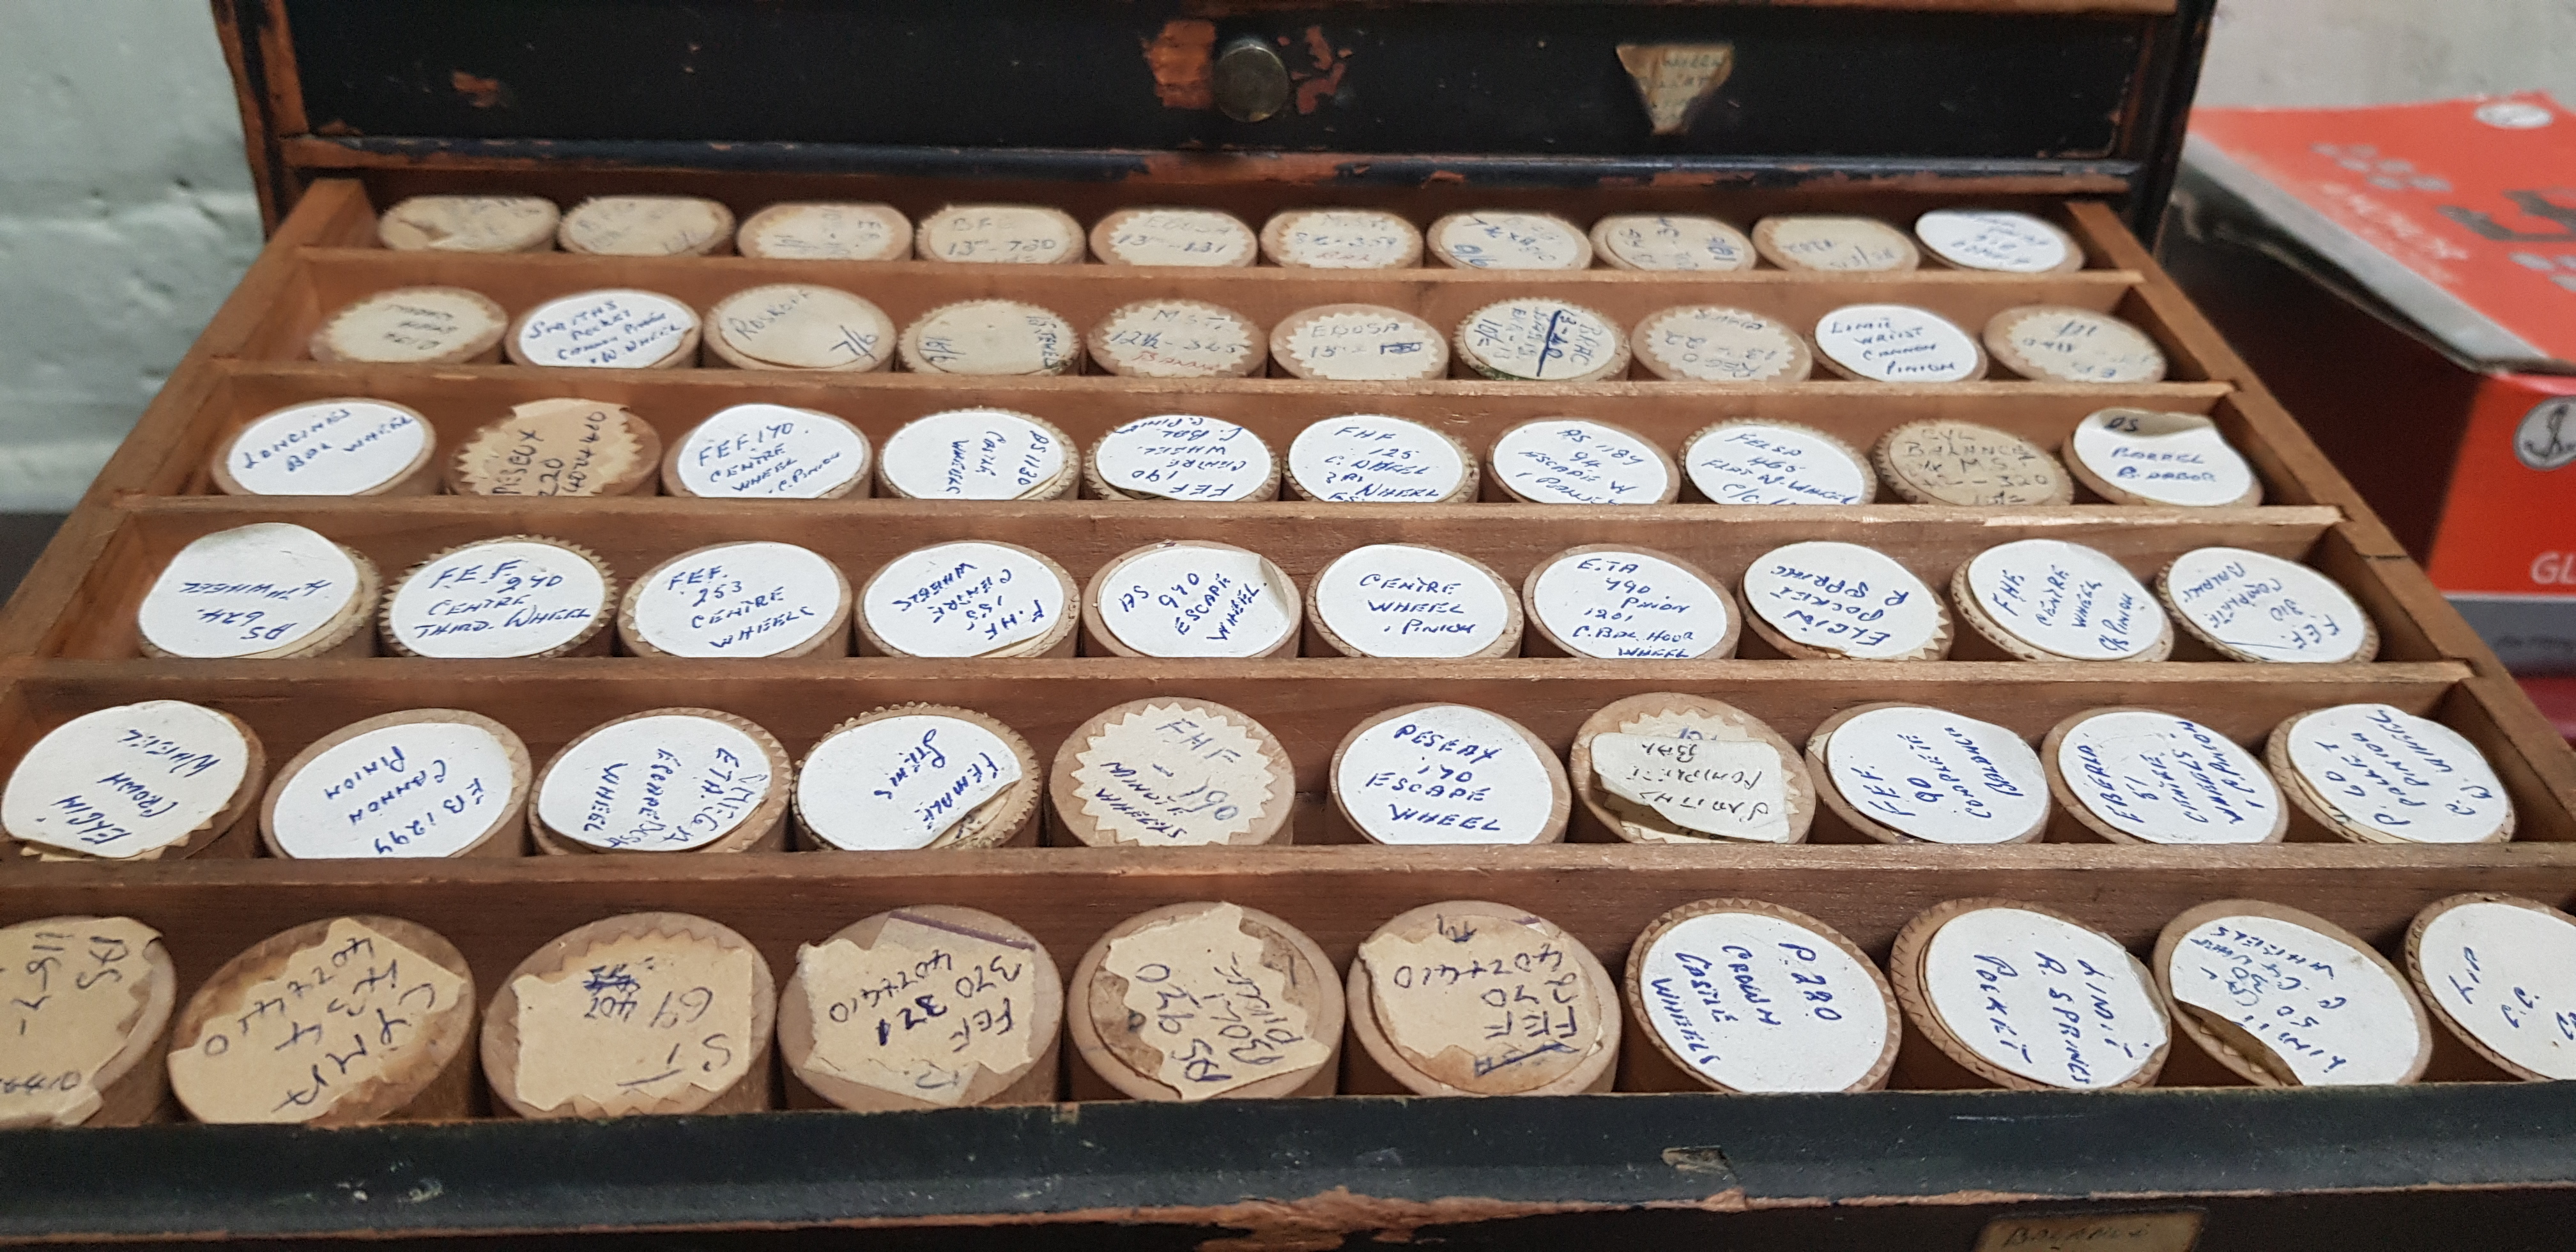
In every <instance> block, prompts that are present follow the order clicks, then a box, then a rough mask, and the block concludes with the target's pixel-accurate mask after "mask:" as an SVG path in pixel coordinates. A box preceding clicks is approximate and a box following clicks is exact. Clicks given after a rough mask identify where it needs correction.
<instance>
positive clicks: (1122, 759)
mask: <svg viewBox="0 0 2576 1252" xmlns="http://www.w3.org/2000/svg"><path fill="white" fill-rule="evenodd" d="M1074 760H1075V762H1076V768H1075V769H1074V771H1073V781H1074V784H1075V785H1076V786H1077V787H1078V788H1079V790H1078V791H1077V792H1076V794H1077V795H1078V796H1080V798H1081V800H1082V812H1083V815H1084V816H1085V817H1088V818H1090V819H1091V820H1092V821H1094V822H1096V823H1098V824H1099V826H1100V829H1101V831H1102V833H1104V834H1107V835H1108V836H1109V837H1110V838H1111V839H1113V840H1115V841H1116V842H1119V843H1129V844H1138V845H1142V846H1145V847H1157V848H1162V847H1188V846H1194V845H1199V844H1211V843H1224V842H1226V841H1227V840H1228V839H1231V838H1233V837H1234V836H1236V835H1240V834H1242V833H1244V832H1246V831H1249V830H1251V829H1252V824H1253V822H1254V821H1255V820H1256V819H1258V818H1259V817H1260V816H1261V815H1262V813H1263V811H1264V810H1266V809H1267V808H1268V807H1269V806H1270V803H1271V802H1272V801H1273V800H1275V799H1279V798H1280V797H1281V795H1282V794H1283V793H1284V791H1285V790H1287V789H1290V788H1293V786H1294V784H1293V783H1292V782H1289V781H1288V780H1286V779H1283V778H1280V777H1278V776H1277V775H1275V774H1274V772H1273V770H1272V767H1271V763H1270V758H1269V757H1268V756H1266V755H1264V754H1263V753H1262V750H1261V743H1260V741H1259V740H1257V739H1255V738H1254V737H1253V735H1252V733H1251V732H1250V731H1248V730H1246V729H1245V728H1244V727H1243V726H1242V725H1241V724H1239V723H1237V722H1236V721H1234V720H1233V719H1232V718H1229V717H1226V716H1224V715H1223V714H1220V713H1216V712H1213V711H1210V710H1208V709H1204V708H1198V707H1194V706H1191V705H1187V704H1177V703H1175V704H1159V705H1152V706H1149V707H1146V708H1142V709H1136V710H1133V711H1131V712H1129V713H1128V714H1127V715H1126V716H1125V717H1122V718H1120V719H1119V720H1117V721H1115V722H1112V723H1110V724H1108V725H1106V726H1103V727H1101V728H1100V730H1099V731H1098V732H1097V733H1095V734H1093V735H1092V737H1091V741H1090V742H1089V743H1086V744H1084V745H1083V748H1082V751H1081V752H1080V753H1078V754H1076V756H1075V757H1074Z"/></svg>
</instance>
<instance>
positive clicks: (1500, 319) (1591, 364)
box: [1458, 298, 1621, 381]
mask: <svg viewBox="0 0 2576 1252" xmlns="http://www.w3.org/2000/svg"><path fill="white" fill-rule="evenodd" d="M1458 338H1459V342H1460V344H1461V346H1462V348H1463V349H1464V350H1465V351H1466V352H1468V353H1469V354H1470V355H1472V356H1473V357H1474V358H1475V360H1476V362H1477V363H1478V365H1479V366H1480V367H1481V368H1483V369H1484V370H1486V371H1488V372H1490V373H1493V374H1497V375H1500V376H1502V377H1505V378H1518V379H1527V380H1530V381H1542V380H1551V379H1585V378H1590V377H1592V376H1594V375H1596V374H1599V373H1600V372H1601V371H1602V370H1604V369H1607V368H1608V367H1609V365H1610V364H1611V362H1612V361H1614V360H1616V359H1617V358H1618V357H1619V354H1620V348H1621V344H1620V341H1619V328H1618V327H1616V326H1613V325H1611V324H1610V323H1608V322H1606V321H1603V320H1602V319H1601V316H1600V315H1599V314H1597V313H1594V312H1592V311H1591V310H1589V309H1583V308H1577V307H1576V306H1574V305H1571V304H1566V303H1564V302H1563V301H1558V300H1544V299H1538V298H1531V299H1525V300H1505V301H1503V302H1502V303H1500V304H1492V305H1487V306H1485V307H1484V308H1481V309H1478V310H1476V313H1475V316H1473V317H1470V318H1469V319H1467V324H1466V325H1465V326H1463V327H1460V328H1459V331H1458Z"/></svg>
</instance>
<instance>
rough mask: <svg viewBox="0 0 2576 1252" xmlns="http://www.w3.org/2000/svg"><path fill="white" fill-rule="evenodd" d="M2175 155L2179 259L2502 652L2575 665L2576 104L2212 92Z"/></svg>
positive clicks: (2518, 663)
mask: <svg viewBox="0 0 2576 1252" xmlns="http://www.w3.org/2000/svg"><path fill="white" fill-rule="evenodd" d="M2184 161H2185V166H2184V173H2183V176H2182V181H2181V185H2180V186H2179V187H2178V189H2177V192H2176V217H2177V220H2178V223H2179V225H2181V227H2182V228H2183V229H2182V230H2181V231H2180V232H2179V233H2178V234H2176V233H2173V232H2169V234H2168V243H2167V251H2168V260H2169V262H2170V263H2172V265H2173V268H2174V269H2175V272H2176V275H2177V277H2178V278H2180V279H2181V280H2182V281H2183V283H2184V285H2185V286H2186V287H2189V288H2192V289H2193V294H2194V295H2195V296H2196V297H2198V298H2200V299H2201V301H2202V303H2203V304H2204V306H2205V307H2208V308H2210V309H2211V311H2212V315H2213V317H2214V318H2215V319H2216V320H2217V321H2218V322H2219V323H2220V326H2221V329H2223V330H2225V331H2226V332H2227V333H2228V334H2229V336H2230V337H2231V338H2234V339H2236V340H2237V341H2238V342H2239V344H2240V346H2242V347H2243V348H2244V349H2245V352H2246V355H2247V357H2248V358H2249V359H2250V360H2251V361H2252V363H2253V365H2254V366H2255V368H2256V369H2257V370H2258V371H2259V372H2260V373H2262V374H2263V376H2264V378H2265V380H2266V381H2267V382H2268V383H2270V384H2271V385H2272V387H2273V389H2274V390H2275V391H2276V392H2278V393H2279V394H2280V395H2281V398H2282V400H2283V401H2284V402H2286V403H2287V404H2288V406H2289V408H2290V411H2291V412H2293V413H2296V414H2297V415H2298V416H2299V418H2300V420H2301V421H2302V423H2304V424H2305V425H2306V426H2307V427H2308V429H2309V430H2310V431H2311V432H2312V433H2314V434H2315V435H2316V436H2317V441H2318V442H2319V443H2320V444H2321V445H2323V446H2324V447H2325V449H2326V451H2327V453H2328V454H2329V455H2331V456H2333V457H2334V459H2335V461H2336V463H2337V465H2338V466H2340V467H2341V468H2342V469H2343V471H2344V472H2345V474H2346V475H2347V476H2349V477H2350V478H2352V480H2353V482H2354V484H2355V485H2356V486H2357V487H2359V488H2360V489H2361V491H2362V493H2363V494H2364V495H2365V496H2366V497H2368V498H2369V500H2370V502H2371V504H2372V506H2373V507H2374V508H2375V509H2377V510H2378V511H2379V512H2380V513H2381V515H2382V516H2383V518H2384V519H2386V521H2387V522H2388V524H2389V527H2390V529H2391V530H2392V531H2394V532H2396V534H2397V537H2398V539H2399V540H2400V541H2401V542H2403V543H2405V545H2406V546H2407V548H2408V550H2409V551H2410V552H2412V553H2413V554H2414V555H2415V557H2416V558H2417V559H2418V560H2420V561H2422V562H2423V563H2424V565H2425V567H2426V570H2427V572H2428V573H2429V574H2430V575H2431V576H2432V579H2433V582H2434V583H2435V585H2437V586H2439V587H2440V588H2441V589H2442V591H2443V592H2444V594H2446V595H2448V596H2449V597H2450V598H2451V600H2452V602H2453V603H2454V604H2456V605H2457V606H2458V607H2459V610H2460V612H2461V615H2462V616H2464V617H2466V618H2467V619H2468V620H2469V622H2470V624H2471V625H2473V626H2475V627H2476V628H2477V630H2478V633H2479V634H2480V635H2482V636H2483V637H2484V638H2485V639H2486V641H2487V643H2488V644H2489V645H2490V646H2492V647H2493V648H2494V649H2495V650H2496V653H2497V655H2498V656H2500V657H2502V658H2503V660H2504V662H2505V664H2506V665H2507V667H2509V668H2511V669H2512V670H2513V671H2514V672H2515V673H2516V674H2517V675H2570V674H2576V114H2570V113H2568V112H2567V111H2566V110H2564V109H2562V108H2560V107H2559V106H2558V105H2557V104H2556V102H2554V101H2552V100H2551V99H2550V98H2549V97H2547V96H2546V95H2542V94H2539V93H2526V94H2521V95H2514V96H2505V97H2492V98H2482V99H2471V100H2445V101H2436V102H2433V103H2429V104H2409V105H2390V106H2381V107H2374V108H2360V109H2200V110H2197V111H2195V112H2194V113H2193V115H2192V122H2191V139H2190V142H2189V145H2188V146H2187V148H2186V150H2185V157H2184ZM2245 248H2251V249H2254V250H2256V251H2259V252H2261V253H2264V254H2267V255H2268V256H2270V257H2271V258H2272V259H2273V260H2274V261H2277V262H2278V263H2279V266H2274V267H2266V266H2259V265H2258V266H2253V267H2249V266H2247V265H2246V264H2245V261H2244V258H2243V255H2242V251H2241V250H2242V249H2245ZM2231 253H2233V255H2230V254H2231ZM2283 267H2286V268H2283ZM2267 270H2268V272H2267ZM2231 271H2233V272H2231Z"/></svg>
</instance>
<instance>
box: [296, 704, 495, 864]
mask: <svg viewBox="0 0 2576 1252" xmlns="http://www.w3.org/2000/svg"><path fill="white" fill-rule="evenodd" d="M516 767H517V762H516V761H515V760H514V759H513V758H512V755H511V752H510V749H509V748H508V747H507V746H506V745H504V744H503V743H502V742H501V741H500V740H499V739H497V738H495V737H494V736H493V734H492V732H490V731H488V730H485V729H483V728H482V727H480V726H476V725H472V724H470V723H465V722H443V721H442V722H406V723H403V724H400V725H395V726H386V727H382V728H379V729H376V730H371V731H368V732H367V733H365V734H363V735H358V736H355V737H354V738H350V739H347V740H344V741H342V742H340V743H338V744H335V745H333V746H332V747H330V748H329V749H327V750H325V751H324V752H323V753H322V754H321V755H319V756H316V757H314V758H313V759H312V760H310V761H307V762H305V764H304V768H303V769H301V770H298V771H297V772H296V774H295V776H294V777H292V778H289V779H288V780H287V782H286V786H285V787H284V788H282V789H280V790H279V792H278V793H277V801H276V810H275V813H274V816H273V825H274V827H275V833H276V836H277V846H278V847H280V848H282V849H284V850H285V852H286V854H287V855H288V856H291V857H295V858H298V859H300V860H308V861H309V860H325V859H336V858H353V857H387V858H394V857H446V856H454V855H456V854H458V853H460V852H463V851H465V850H466V848H467V847H469V846H471V845H472V844H473V842H474V841H475V840H476V839H478V838H481V837H482V835H483V834H484V832H486V831H489V830H491V829H492V826H493V824H494V823H496V822H498V821H500V820H501V818H502V817H504V816H505V815H506V812H507V809H508V806H509V805H510V804H511V803H513V802H514V801H515V800H516V799H517V796H516V794H515V793H516V792H517V790H518V787H517V782H516V779H515V777H514V771H515V769H516Z"/></svg>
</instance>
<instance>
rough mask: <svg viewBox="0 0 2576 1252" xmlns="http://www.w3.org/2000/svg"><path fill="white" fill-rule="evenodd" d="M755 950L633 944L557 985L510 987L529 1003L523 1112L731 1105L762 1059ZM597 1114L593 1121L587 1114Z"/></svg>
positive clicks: (528, 981) (616, 947)
mask: <svg viewBox="0 0 2576 1252" xmlns="http://www.w3.org/2000/svg"><path fill="white" fill-rule="evenodd" d="M759 959H760V958H759V956H758V955H757V954H756V953H753V952H752V951H751V950H750V949H748V948H728V947H723V946H720V945H718V944H716V943H715V942H713V941H711V940H706V939H699V938H695V937H692V936H689V935H628V936H624V937H621V938H617V939H612V940H610V941H609V942H607V943H604V944H600V945H599V946H597V947H594V948H592V949H591V950H590V951H588V952H585V953H583V954H581V955H580V956H578V957H575V958H574V959H573V960H572V961H571V962H570V963H568V964H567V965H566V966H565V967H564V968H563V969H560V970H557V971H556V972H554V973H551V974H528V975H524V976H522V977H521V978H520V979H519V980H518V981H517V982H515V983H512V984H510V986H511V990H512V991H513V992H514V993H516V994H517V996H518V999H519V1076H518V1083H517V1091H518V1097H519V1102H520V1103H522V1104H525V1105H527V1106H528V1107H529V1108H532V1109H539V1110H546V1109H557V1108H561V1107H563V1106H564V1105H566V1104H569V1103H571V1102H572V1101H574V1100H575V1099H579V1100H581V1101H583V1102H585V1103H586V1104H590V1105H596V1106H598V1108H599V1111H600V1112H601V1113H604V1114H606V1115H609V1116H616V1115H619V1114H624V1113H635V1112H642V1111H645V1110H647V1109H650V1108H652V1107H653V1106H654V1105H656V1104H658V1103H660V1102H661V1101H664V1100H669V1099H674V1098H677V1097H680V1096H682V1095H684V1094H685V1093H686V1091H687V1090H688V1089H689V1088H691V1087H695V1088H697V1089H699V1090H701V1091H707V1092H714V1093H721V1092H724V1091H726V1090H728V1089H730V1088H731V1087H732V1086H733V1085H734V1084H735V1083H736V1082H738V1081H740V1080H741V1079H742V1076H743V1075H744V1074H747V1073H750V1072H751V1066H752V1063H753V1062H754V1061H756V1060H758V1059H759V1053H758V1051H757V1050H756V1049H754V1047H753V1046H752V1045H753V1040H752V1037H751V1021H752V1011H751V1000H752V988H753V975H752V963H753V962H755V961H757V960H759ZM585 1111H587V1110H585Z"/></svg>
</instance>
